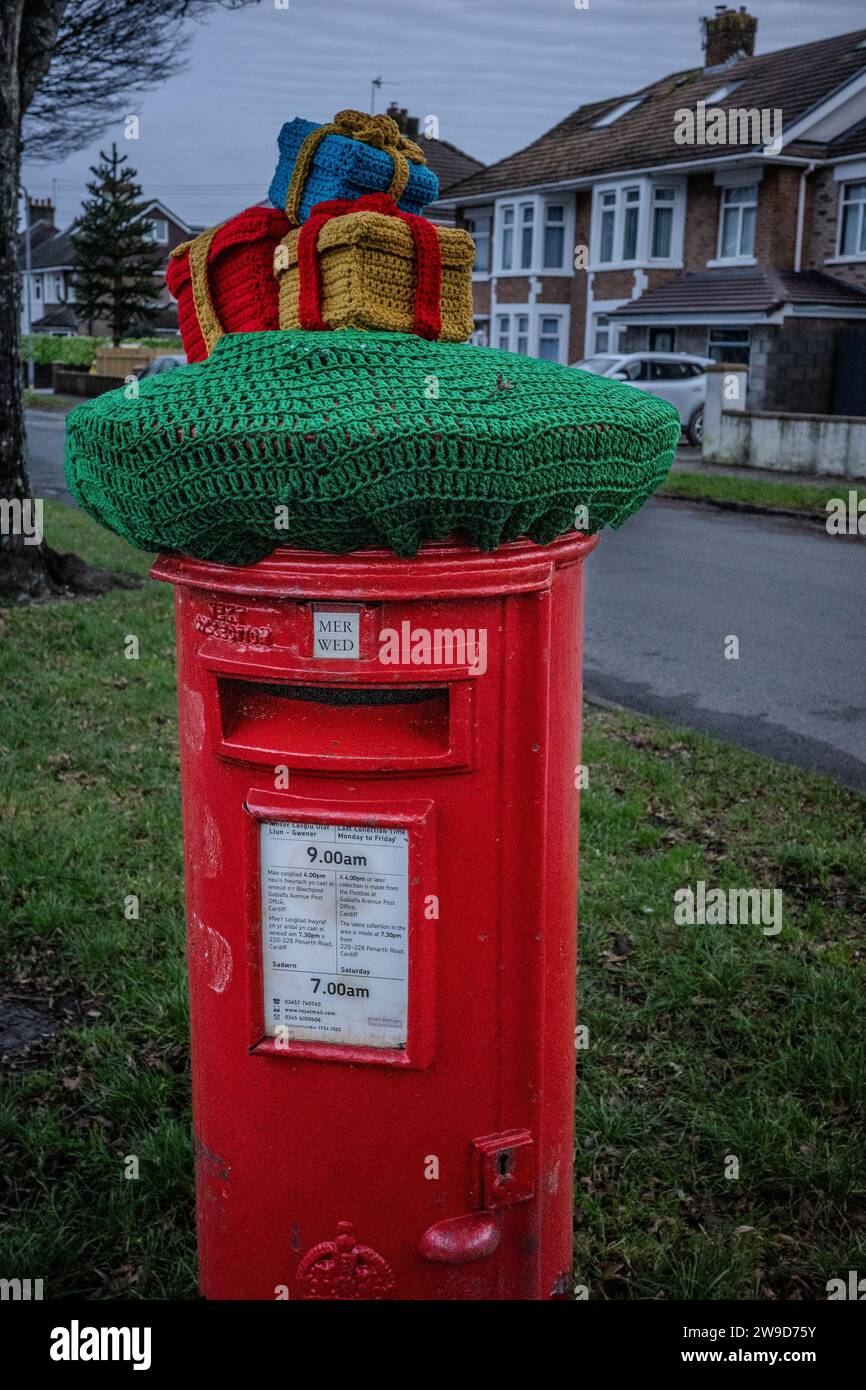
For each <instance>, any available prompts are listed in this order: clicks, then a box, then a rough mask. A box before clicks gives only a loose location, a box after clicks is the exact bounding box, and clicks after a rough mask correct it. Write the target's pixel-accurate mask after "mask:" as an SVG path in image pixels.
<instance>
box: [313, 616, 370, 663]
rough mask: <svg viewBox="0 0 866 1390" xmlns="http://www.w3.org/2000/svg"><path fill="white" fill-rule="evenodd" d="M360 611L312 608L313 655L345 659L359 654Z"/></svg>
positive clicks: (332, 659)
mask: <svg viewBox="0 0 866 1390" xmlns="http://www.w3.org/2000/svg"><path fill="white" fill-rule="evenodd" d="M360 617H361V615H360V613H359V612H358V611H357V609H355V610H354V611H353V610H352V609H346V610H345V611H343V612H337V611H336V610H334V609H327V608H314V609H313V656H314V657H319V658H322V657H325V658H327V659H328V660H330V661H334V660H337V661H345V660H346V659H347V658H348V659H349V660H351V659H352V658H355V659H356V660H357V658H358V657H359V656H360V654H361V653H360V632H359V629H360Z"/></svg>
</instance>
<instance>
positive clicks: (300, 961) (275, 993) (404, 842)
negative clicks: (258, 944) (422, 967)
mask: <svg viewBox="0 0 866 1390" xmlns="http://www.w3.org/2000/svg"><path fill="white" fill-rule="evenodd" d="M261 879H262V967H263V969H262V978H263V985H264V1018H265V1032H266V1033H267V1034H268V1035H269V1036H271V1037H276V1038H277V1040H279V1039H280V1038H285V1039H287V1040H289V1039H297V1040H300V1041H307V1042H328V1043H343V1044H349V1045H353V1046H356V1047H405V1046H406V1025H407V1011H408V980H409V940H408V929H409V835H408V832H407V831H406V830H390V829H386V828H384V827H378V826H365V825H309V824H305V823H302V822H296V821H263V822H262V826H261Z"/></svg>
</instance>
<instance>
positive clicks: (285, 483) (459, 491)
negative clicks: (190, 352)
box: [66, 329, 680, 565]
mask: <svg viewBox="0 0 866 1390" xmlns="http://www.w3.org/2000/svg"><path fill="white" fill-rule="evenodd" d="M138 389H139V394H138V397H137V398H134V397H132V396H131V393H130V391H129V388H120V389H119V390H117V391H109V392H108V393H107V394H105V395H103V396H99V397H97V398H96V399H95V400H93V401H90V402H88V403H87V404H86V405H81V406H79V407H78V408H77V409H76V410H74V411H73V412H72V413H71V415H70V416H69V420H68V425H67V436H66V477H67V479H68V483H69V489H70V492H71V493H72V495H73V496H74V497H75V498H76V500H77V501H78V502H79V503H80V504H81V506H82V507H83V508H84V509H85V510H86V511H88V512H89V513H90V514H91V515H92V516H94V517H95V518H96V519H97V520H98V521H101V522H102V523H103V524H104V525H106V526H109V527H111V529H112V530H114V531H117V532H118V533H119V534H120V535H121V536H125V537H126V538H127V540H130V541H132V543H133V544H134V545H138V546H141V547H142V548H143V549H145V550H178V551H182V552H183V553H184V554H187V555H191V556H194V557H195V558H197V559H203V560H214V561H218V562H221V563H223V564H228V565H244V564H250V563H252V562H253V561H255V560H259V559H261V558H263V557H264V556H265V555H267V554H269V552H270V551H271V550H273V549H274V547H275V546H277V545H289V546H298V547H302V548H307V549H314V550H327V551H332V552H343V551H348V550H355V549H358V548H359V547H361V546H364V545H368V544H374V545H384V546H386V547H390V548H391V549H392V550H394V551H396V553H397V554H398V555H401V556H410V555H414V554H415V552H416V551H417V550H418V547H419V546H420V545H421V544H422V543H423V542H424V541H436V540H443V539H445V538H447V537H449V536H452V535H453V536H457V537H459V538H461V539H463V540H465V541H467V542H468V543H469V544H471V545H474V546H477V547H478V548H479V549H481V550H493V549H494V548H495V547H496V546H498V545H500V544H501V543H502V542H503V541H508V540H514V539H516V538H517V537H520V536H528V537H529V538H530V539H531V540H534V541H536V542H539V543H541V544H545V543H546V542H548V541H551V540H553V539H555V538H556V537H557V536H559V535H562V534H563V533H564V532H566V531H569V530H572V529H573V528H574V526H575V514H576V508H578V507H581V506H583V507H586V508H587V509H588V524H584V523H585V522H586V517H584V516H579V517H578V525H579V526H580V528H581V529H583V530H587V531H590V532H592V531H597V530H599V529H600V528H601V527H602V526H604V525H611V526H618V525H620V523H621V522H623V521H624V520H625V519H626V517H628V516H629V515H631V513H632V512H634V511H636V510H637V508H638V507H640V505H641V504H642V503H643V502H644V501H645V500H646V498H647V497H648V496H649V494H650V493H651V492H652V491H653V489H654V488H656V487H657V486H658V484H659V483H660V482H661V481H662V479H663V478H664V477H665V476H666V474H667V472H668V470H669V468H670V465H671V462H672V460H673V455H674V450H675V448H676V445H677V441H678V439H679V434H680V422H679V418H678V415H677V412H676V411H675V410H674V408H673V406H671V405H668V404H667V403H666V402H665V401H662V400H659V399H658V398H657V397H655V396H651V395H648V394H646V393H645V392H643V391H639V390H636V389H635V388H634V387H631V386H625V385H623V384H621V383H618V382H615V381H609V380H606V379H605V378H603V377H598V376H593V375H591V374H590V373H588V372H582V371H576V370H575V369H574V368H571V367H561V366H558V365H555V364H553V363H550V362H541V361H537V360H535V359H533V358H529V357H521V356H518V355H517V354H515V353H510V352H499V351H497V350H494V349H490V348H481V347H473V346H471V345H469V344H466V343H439V342H428V341H426V340H425V339H423V338H418V337H415V336H414V335H411V334H402V333H374V332H363V331H360V330H358V331H356V330H349V329H346V330H343V331H341V332H335V333H304V332H286V331H283V332H277V333H237V334H229V335H226V336H225V337H223V338H221V339H220V340H219V342H218V343H217V344H216V347H215V349H214V351H213V353H212V354H211V356H210V357H209V358H208V359H207V360H206V361H204V362H200V363H196V364H195V365H193V366H190V367H181V368H178V369H176V370H175V371H171V372H163V373H162V374H160V375H159V376H154V377H150V378H146V379H145V380H144V381H142V382H141V383H140V385H139V388H138ZM128 396H129V397H130V398H128ZM280 508H281V509H282V510H278V509H280Z"/></svg>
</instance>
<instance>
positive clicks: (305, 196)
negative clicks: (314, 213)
mask: <svg viewBox="0 0 866 1390" xmlns="http://www.w3.org/2000/svg"><path fill="white" fill-rule="evenodd" d="M347 114H349V113H344V112H339V113H338V116H336V117H335V118H334V122H335V123H337V122H338V121H339V117H340V116H343V115H347ZM351 114H353V115H354V114H355V113H351ZM364 119H365V120H366V121H367V122H377V123H381V124H380V125H379V126H378V129H379V131H380V132H381V131H382V129H383V128H384V123H385V122H386V121H387V122H389V123H390V126H393V131H394V134H395V136H396V137H397V139H398V140H399V141H400V143H401V144H402V145H403V146H404V148H406V149H407V150H408V149H410V148H411V149H414V150H417V152H418V154H421V153H422V152H421V151H420V150H418V147H417V146H414V145H413V144H412V142H410V141H406V140H405V138H404V137H401V136H400V132H399V129H398V127H397V126H396V124H395V123H394V122H393V121H391V118H390V117H389V116H372V117H370V116H368V117H365V118H364ZM347 128H350V127H348V126H347ZM318 129H319V126H318V123H317V122H316V121H305V120H304V119H303V118H302V117H300V116H296V117H295V119H294V120H293V121H287V122H286V124H285V125H284V126H283V128H282V130H281V131H280V133H279V136H278V139H277V144H278V145H279V149H280V158H279V162H278V163H277V167H276V171H275V172H274V177H273V179H272V180H271V186H270V188H269V190H268V197H269V198H270V200H271V202H272V203H273V205H274V207H275V208H278V209H279V210H280V212H283V211H284V210H285V207H286V197H287V195H288V192H289V185H290V182H291V178H292V173H293V171H294V168H295V164H296V161H297V158H298V154H299V152H300V149H301V146H302V145H303V143H304V141H305V140H306V139H307V137H308V136H309V135H311V134H312V132H313V131H314V130H318ZM358 129H359V134H360V133H361V131H362V128H361V127H360V125H359V127H358ZM385 142H386V143H385V148H382V149H379V148H376V147H375V146H374V145H370V144H366V143H364V141H363V138H356V139H352V138H350V137H348V136H347V135H338V134H328V135H325V136H324V137H323V138H322V140H321V141H320V142H319V144H318V145H317V146H316V149H315V152H314V154H313V157H312V161H311V164H310V169H309V172H308V173H307V176H306V178H305V180H304V184H303V190H302V192H301V197H300V205H299V208H298V216H297V217H296V218H295V219H294V221H295V222H297V223H302V222H306V220H307V218H308V217H309V215H310V210H311V208H313V207H314V206H315V204H316V203H322V202H326V201H328V200H330V199H331V198H353V199H354V198H359V197H360V196H361V195H362V194H364V193H387V192H388V191H389V189H390V188H391V184H392V180H393V178H394V173H395V159H394V155H393V154H392V153H390V152H389V144H388V143H387V135H386V136H385ZM399 148H400V145H399V144H398V145H397V149H398V150H399ZM405 157H406V162H407V163H408V171H409V177H408V180H407V182H406V186H405V188H404V189H403V191H402V193H401V194H400V196H399V197H398V198H397V199H396V201H397V205H398V207H400V208H402V210H403V212H414V213H420V212H422V211H423V209H424V208H425V207H427V205H428V203H432V202H434V201H435V199H436V198H438V196H439V180H438V178H437V177H436V175H435V174H434V173H433V170H432V169H428V168H427V166H426V164H419V163H417V162H415V161H413V159H412V155H411V153H407V155H406V156H405Z"/></svg>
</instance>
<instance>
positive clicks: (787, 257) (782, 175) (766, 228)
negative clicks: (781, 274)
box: [755, 165, 800, 270]
mask: <svg viewBox="0 0 866 1390" xmlns="http://www.w3.org/2000/svg"><path fill="white" fill-rule="evenodd" d="M799 196H800V170H799V169H780V168H777V167H773V166H771V165H765V166H764V177H763V179H762V181H761V183H760V184H759V185H758V217H757V221H756V223H755V259H756V260H757V261H758V263H759V265H772V266H775V267H776V269H777V270H793V268H794V256H795V251H796V242H797V203H798V200H799Z"/></svg>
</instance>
